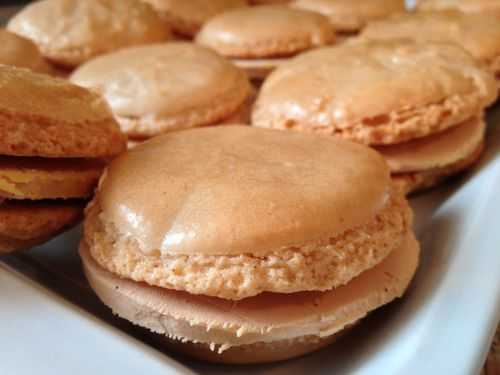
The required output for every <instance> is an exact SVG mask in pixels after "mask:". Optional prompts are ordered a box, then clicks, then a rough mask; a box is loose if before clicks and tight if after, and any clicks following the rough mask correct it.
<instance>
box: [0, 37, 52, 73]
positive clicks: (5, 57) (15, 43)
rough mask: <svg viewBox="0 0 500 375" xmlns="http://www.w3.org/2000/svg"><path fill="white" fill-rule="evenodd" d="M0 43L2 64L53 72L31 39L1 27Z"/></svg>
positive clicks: (0, 60) (41, 71) (39, 71)
mask: <svg viewBox="0 0 500 375" xmlns="http://www.w3.org/2000/svg"><path fill="white" fill-rule="evenodd" d="M0 45H1V46H2V48H1V49H0V64H2V65H12V66H17V67H19V68H26V69H31V70H33V71H34V72H38V73H47V74H50V73H53V69H52V68H51V66H50V65H49V64H48V63H47V61H46V60H45V59H44V58H43V56H42V54H41V53H40V51H39V50H38V47H37V46H36V44H34V43H33V42H32V41H31V40H29V39H26V38H23V37H21V36H19V35H16V34H14V33H11V32H9V31H7V30H5V29H2V28H0Z"/></svg>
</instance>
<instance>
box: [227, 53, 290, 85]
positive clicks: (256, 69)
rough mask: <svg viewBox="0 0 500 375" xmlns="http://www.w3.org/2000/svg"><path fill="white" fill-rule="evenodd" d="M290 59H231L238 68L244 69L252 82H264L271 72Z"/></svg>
mask: <svg viewBox="0 0 500 375" xmlns="http://www.w3.org/2000/svg"><path fill="white" fill-rule="evenodd" d="M288 60H289V58H286V57H285V58H284V57H281V58H276V59H231V62H232V63H233V64H234V65H236V66H237V67H238V68H240V69H243V70H244V71H245V72H246V73H247V75H248V78H250V79H251V80H257V81H263V80H264V79H265V78H266V77H267V76H268V75H269V74H271V72H272V71H273V70H274V69H276V68H278V67H279V66H280V65H282V64H283V63H284V62H286V61H288Z"/></svg>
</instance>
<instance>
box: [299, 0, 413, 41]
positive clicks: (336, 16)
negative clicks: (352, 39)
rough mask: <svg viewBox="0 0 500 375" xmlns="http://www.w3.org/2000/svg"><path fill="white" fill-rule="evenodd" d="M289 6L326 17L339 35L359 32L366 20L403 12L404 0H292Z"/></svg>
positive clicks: (346, 35) (350, 34)
mask: <svg viewBox="0 0 500 375" xmlns="http://www.w3.org/2000/svg"><path fill="white" fill-rule="evenodd" d="M290 6H292V7H294V8H298V9H306V10H310V11H314V12H318V13H321V14H323V15H325V16H326V17H328V19H329V20H330V22H331V24H332V26H333V27H334V28H335V31H336V32H337V34H338V35H339V36H340V37H348V36H353V35H356V34H357V33H359V32H360V31H361V30H362V29H363V28H364V27H365V26H366V24H367V23H368V22H370V21H373V20H376V19H379V18H384V17H387V16H388V15H390V14H393V13H399V12H404V11H405V10H406V8H405V1H404V0H355V1H353V0H293V1H291V3H290Z"/></svg>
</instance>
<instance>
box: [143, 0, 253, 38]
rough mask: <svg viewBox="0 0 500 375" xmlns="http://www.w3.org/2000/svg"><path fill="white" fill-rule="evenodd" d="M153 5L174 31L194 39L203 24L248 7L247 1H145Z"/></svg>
mask: <svg viewBox="0 0 500 375" xmlns="http://www.w3.org/2000/svg"><path fill="white" fill-rule="evenodd" d="M143 1H145V2H147V3H149V4H151V5H152V6H153V7H154V8H155V9H156V11H157V12H158V13H159V14H160V17H161V18H162V19H164V20H165V21H166V22H167V23H168V24H169V25H170V26H171V27H172V30H173V31H174V32H175V33H177V34H179V35H183V36H186V37H193V36H194V35H196V33H197V32H198V30H199V29H200V28H201V27H202V26H203V24H204V23H205V22H206V21H208V20H209V19H210V18H212V17H214V16H216V15H217V14H219V13H222V12H225V11H227V10H230V9H234V8H238V7H243V6H246V5H247V2H246V0H189V1H186V0H143Z"/></svg>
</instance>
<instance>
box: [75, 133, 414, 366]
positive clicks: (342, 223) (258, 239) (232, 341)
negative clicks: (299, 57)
mask: <svg viewBox="0 0 500 375" xmlns="http://www.w3.org/2000/svg"><path fill="white" fill-rule="evenodd" d="M332 166H333V167H332ZM366 181H370V182H371V183H370V184H367V183H366ZM411 224H412V212H411V209H410V207H409V205H408V202H407V201H406V199H405V197H404V195H403V194H402V192H401V191H400V189H397V188H394V187H393V186H392V185H391V180H390V173H389V169H388V167H387V165H386V163H385V162H384V160H383V158H382V157H380V155H378V154H377V153H376V152H375V151H373V150H371V149H370V148H368V147H366V146H363V145H358V144H355V143H351V142H347V141H344V140H341V139H335V138H331V137H317V136H313V135H306V134H299V133H282V132H277V131H272V130H264V129H257V128H253V127H248V126H236V125H234V126H226V127H209V128H201V129H191V130H186V131H182V132H175V133H169V134H165V135H162V136H159V137H156V138H155V139H153V140H150V141H149V142H147V143H144V144H141V145H138V146H137V147H135V148H134V149H132V150H129V151H128V152H126V153H124V154H122V155H121V156H119V157H118V158H116V159H115V160H114V161H113V162H112V163H111V164H110V166H109V168H108V169H107V173H106V174H105V176H104V177H103V178H102V180H101V182H100V185H99V188H98V191H97V193H96V195H95V197H94V199H93V201H92V203H91V204H90V205H89V207H88V208H87V210H86V218H85V224H84V237H83V239H82V242H81V246H80V255H81V257H82V261H83V265H84V269H85V272H86V275H87V278H88V280H89V282H90V285H91V286H92V288H93V289H94V290H95V292H96V293H97V294H98V296H99V297H100V298H101V299H102V301H103V302H104V303H105V304H106V305H108V306H109V307H111V308H112V309H113V311H114V312H115V313H116V314H118V315H119V316H121V317H123V318H125V319H127V320H129V321H131V322H133V323H134V324H137V325H139V326H142V327H145V328H148V329H149V330H151V331H153V332H154V334H153V336H154V337H155V338H156V339H157V340H158V341H160V342H162V343H164V344H165V345H173V347H174V348H175V349H176V350H180V351H183V352H187V353H189V354H190V355H193V356H195V357H197V358H202V359H205V360H210V361H216V362H232V363H248V362H269V361H275V360H282V359H286V358H291V357H295V356H298V355H302V354H305V353H308V352H310V351H313V350H316V349H318V348H320V347H322V346H325V345H327V344H328V343H330V342H332V341H333V340H334V339H335V338H336V336H337V334H338V333H339V332H341V331H342V330H344V329H346V328H348V327H350V326H352V325H353V324H355V323H357V322H358V321H359V320H360V319H361V318H363V317H364V316H365V315H366V314H368V313H369V312H370V311H372V310H374V309H376V308H377V307H379V306H381V305H383V304H386V303H388V302H390V301H391V300H393V299H395V298H397V297H399V296H401V295H402V294H403V292H404V291H405V289H406V288H407V286H408V284H409V282H410V280H411V278H412V276H413V274H414V272H415V269H416V267H417V264H418V257H419V247H418V244H417V242H416V240H415V238H414V235H413V232H412V229H411Z"/></svg>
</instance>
